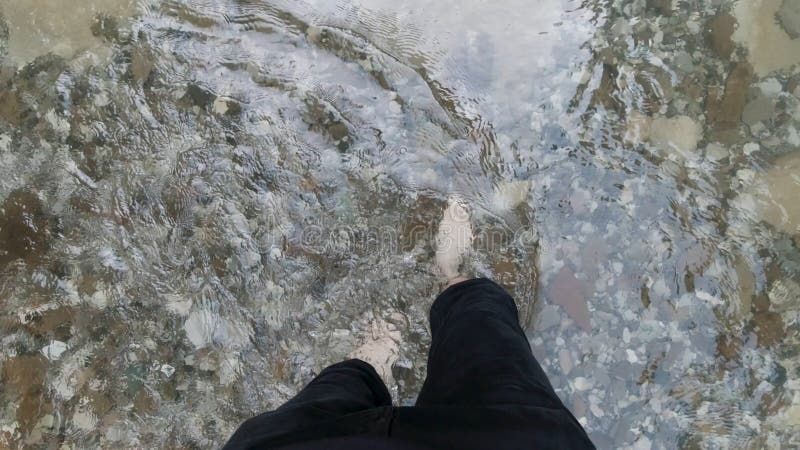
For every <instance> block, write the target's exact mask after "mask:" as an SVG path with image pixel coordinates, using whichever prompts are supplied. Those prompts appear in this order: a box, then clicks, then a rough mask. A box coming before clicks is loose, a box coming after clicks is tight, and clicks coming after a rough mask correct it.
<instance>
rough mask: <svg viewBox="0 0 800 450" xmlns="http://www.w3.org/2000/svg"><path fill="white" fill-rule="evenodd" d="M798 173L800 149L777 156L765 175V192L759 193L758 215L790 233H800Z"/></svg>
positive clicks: (799, 182) (799, 186)
mask: <svg viewBox="0 0 800 450" xmlns="http://www.w3.org/2000/svg"><path fill="white" fill-rule="evenodd" d="M798 174H800V152H795V153H791V154H789V155H786V156H784V157H782V158H780V159H778V160H777V161H776V162H775V164H774V166H773V167H772V168H771V169H770V170H769V171H767V173H766V174H765V175H764V182H765V183H766V188H767V192H765V193H763V194H762V195H761V196H760V197H761V199H762V200H763V201H764V205H765V206H764V207H763V209H762V212H761V219H762V220H764V221H766V222H768V223H769V224H771V225H772V226H774V227H775V228H777V229H779V230H781V231H783V232H785V233H787V234H789V235H790V236H791V235H795V234H800V201H798V200H797V194H798V192H800V180H799V179H798Z"/></svg>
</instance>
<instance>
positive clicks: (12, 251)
mask: <svg viewBox="0 0 800 450" xmlns="http://www.w3.org/2000/svg"><path fill="white" fill-rule="evenodd" d="M51 239H52V235H51V232H50V218H49V217H48V216H47V215H46V214H45V212H44V206H43V205H42V201H41V200H39V197H37V196H36V194H34V193H32V192H30V191H25V190H16V191H13V192H12V193H11V194H9V196H8V197H6V199H5V201H4V202H3V205H2V207H1V208H0V268H2V267H4V266H5V265H6V264H8V263H9V262H11V261H14V260H15V259H20V258H21V259H24V260H25V261H26V262H28V263H32V262H35V261H37V260H39V259H40V258H41V257H42V256H43V255H44V254H45V253H46V252H47V250H48V249H49V248H50V242H51Z"/></svg>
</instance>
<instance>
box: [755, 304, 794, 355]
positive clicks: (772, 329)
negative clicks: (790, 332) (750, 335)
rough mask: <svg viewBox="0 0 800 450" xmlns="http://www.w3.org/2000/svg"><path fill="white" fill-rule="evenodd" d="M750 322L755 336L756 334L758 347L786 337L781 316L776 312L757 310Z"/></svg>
mask: <svg viewBox="0 0 800 450" xmlns="http://www.w3.org/2000/svg"><path fill="white" fill-rule="evenodd" d="M752 323H753V329H754V331H755V333H756V336H758V345H759V346H760V347H769V346H772V345H775V344H777V343H779V342H781V341H783V339H784V338H786V332H785V330H784V324H783V318H782V317H781V315H780V314H778V313H776V312H773V311H760V312H757V313H755V314H753V322H752Z"/></svg>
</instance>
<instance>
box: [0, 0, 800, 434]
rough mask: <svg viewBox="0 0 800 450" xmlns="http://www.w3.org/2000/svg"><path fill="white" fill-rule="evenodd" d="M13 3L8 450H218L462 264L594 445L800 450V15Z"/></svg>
mask: <svg viewBox="0 0 800 450" xmlns="http://www.w3.org/2000/svg"><path fill="white" fill-rule="evenodd" d="M64 3H66V2H60V1H56V0H25V1H22V0H0V340H2V342H0V365H1V367H2V369H1V370H0V448H23V447H25V448H61V449H73V448H74V449H78V448H155V447H158V448H215V447H218V446H219V445H221V444H222V443H223V442H224V441H225V440H226V439H227V437H228V436H229V435H230V434H231V433H232V432H233V430H234V429H235V428H236V427H237V426H238V424H239V423H240V422H241V421H242V420H244V419H246V418H248V417H250V416H252V415H254V414H257V413H259V412H261V411H263V410H266V409H269V408H274V407H276V406H278V405H280V404H281V403H282V402H283V401H285V400H287V399H288V398H290V397H291V396H292V395H293V394H294V393H295V392H296V391H297V390H298V389H299V388H301V387H302V386H303V385H304V384H305V383H307V382H308V381H309V380H310V379H311V378H312V377H313V376H314V374H315V373H317V372H318V371H319V370H321V369H322V368H323V367H325V366H326V365H328V364H330V363H333V362H337V361H338V360H341V359H342V358H344V357H345V356H346V355H347V354H348V353H349V352H351V351H352V350H353V349H354V348H355V347H356V346H358V345H359V344H360V343H362V342H364V340H365V339H368V337H369V335H370V333H371V332H372V329H373V326H374V323H375V322H376V320H382V321H386V322H388V323H389V324H391V326H392V327H393V328H394V330H395V331H399V333H400V336H401V338H402V339H401V340H402V343H401V346H400V354H399V358H398V359H397V361H396V362H395V363H394V365H393V367H392V378H393V379H392V380H391V385H390V390H391V392H392V395H393V397H394V398H395V400H396V402H397V403H399V404H413V402H414V399H415V395H416V393H417V392H418V390H419V388H420V385H421V383H422V381H423V380H424V375H425V366H424V365H425V356H426V352H427V345H428V343H429V341H430V336H429V332H428V329H427V322H426V315H427V310H428V308H429V306H430V304H431V302H432V301H433V298H434V297H435V295H436V293H437V291H438V289H439V288H440V285H439V281H438V279H437V274H436V269H435V265H434V258H433V256H434V253H433V247H432V245H433V241H434V238H435V233H436V228H437V225H438V220H439V218H440V216H441V214H442V211H443V209H444V205H445V204H446V201H447V198H448V197H449V196H451V195H458V196H459V197H461V198H462V199H464V200H465V201H466V202H467V203H468V204H469V207H470V210H471V214H472V218H473V222H474V225H473V227H474V231H475V234H476V240H475V242H474V247H475V250H474V252H473V253H472V254H471V255H470V258H469V261H468V262H467V265H466V268H465V270H467V271H469V272H470V273H473V274H477V275H483V276H489V277H492V278H494V279H496V280H498V281H499V282H501V283H502V284H503V285H504V286H506V287H507V289H508V290H509V291H511V292H512V293H513V294H514V295H515V297H516V300H517V302H518V304H519V307H520V310H521V313H522V314H521V319H522V321H523V326H524V328H525V329H526V331H527V333H528V336H529V338H530V342H531V346H532V348H533V350H534V353H535V355H536V356H537V358H538V359H539V361H540V362H541V364H542V366H543V367H544V369H545V371H546V372H547V374H548V375H549V376H550V378H551V381H552V383H553V385H554V387H555V388H556V391H557V393H558V394H559V396H560V397H561V398H562V399H563V401H564V402H565V404H566V405H568V406H569V407H570V409H571V410H572V411H573V413H574V414H575V416H576V417H578V418H579V420H580V421H581V423H582V424H584V426H585V428H586V430H587V431H588V433H589V435H590V436H591V437H592V439H593V440H594V442H595V444H596V445H597V446H598V448H634V449H651V448H652V449H662V448H664V449H666V448H676V447H678V448H689V449H692V448H708V449H727V448H731V449H741V448H752V449H762V448H769V449H780V448H786V449H789V448H798V447H800V336H799V335H798V332H799V331H800V201H798V197H800V1H799V0H739V1H732V0H681V1H672V0H633V1H619V0H617V1H612V0H605V1H603V0H584V1H575V0H537V1H519V0H502V1H496V2H482V1H477V0H469V1H452V0H447V1H439V2H429V1H422V0H411V1H405V2H398V1H387V0H377V1H369V2H368V1H364V0H348V1H345V0H341V1H323V0H309V1H296V0H293V1H267V0H259V1H255V0H170V1H166V0H165V1H157V0H140V1H138V2H136V1H111V0H108V1H107V0H75V1H73V2H69V6H65V5H64Z"/></svg>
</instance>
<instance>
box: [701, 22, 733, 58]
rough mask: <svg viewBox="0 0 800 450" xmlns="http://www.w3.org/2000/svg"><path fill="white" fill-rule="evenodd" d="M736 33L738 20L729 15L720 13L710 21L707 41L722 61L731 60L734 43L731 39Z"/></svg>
mask: <svg viewBox="0 0 800 450" xmlns="http://www.w3.org/2000/svg"><path fill="white" fill-rule="evenodd" d="M734 31H736V19H734V18H733V17H731V15H730V14H728V13H720V14H717V15H716V16H714V17H712V18H711V19H710V20H709V21H708V25H707V27H706V39H707V40H708V44H709V45H710V46H711V49H712V50H714V53H716V54H717V56H719V57H720V58H722V59H730V57H731V53H733V49H734V43H733V39H731V37H732V36H733V32H734Z"/></svg>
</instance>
